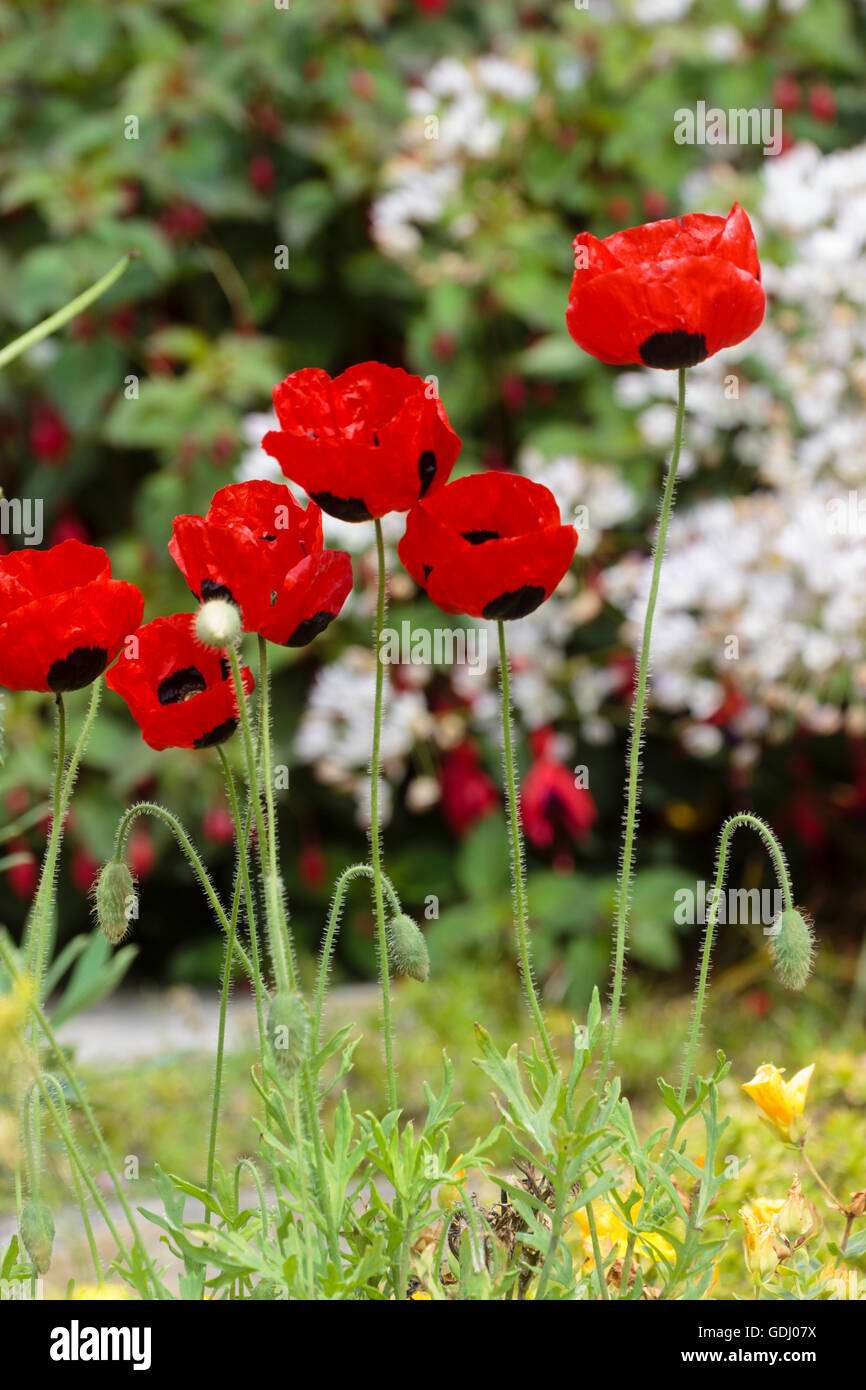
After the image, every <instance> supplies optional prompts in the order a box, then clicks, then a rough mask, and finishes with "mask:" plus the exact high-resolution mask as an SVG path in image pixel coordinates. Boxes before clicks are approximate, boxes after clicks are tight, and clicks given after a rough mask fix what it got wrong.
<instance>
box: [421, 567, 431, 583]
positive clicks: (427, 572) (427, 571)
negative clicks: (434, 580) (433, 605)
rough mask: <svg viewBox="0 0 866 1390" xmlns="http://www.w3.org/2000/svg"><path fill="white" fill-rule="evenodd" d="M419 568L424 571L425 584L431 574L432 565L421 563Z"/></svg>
mask: <svg viewBox="0 0 866 1390" xmlns="http://www.w3.org/2000/svg"><path fill="white" fill-rule="evenodd" d="M421 568H422V570H423V571H424V583H425V584H426V583H427V580H428V579H429V578H430V576H431V574H432V573H433V566H432V565H422V566H421Z"/></svg>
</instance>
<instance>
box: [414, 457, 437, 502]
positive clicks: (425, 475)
mask: <svg viewBox="0 0 866 1390" xmlns="http://www.w3.org/2000/svg"><path fill="white" fill-rule="evenodd" d="M436 468H437V464H436V455H435V454H434V452H433V450H432V449H425V450H424V452H423V454H422V455H421V457H420V458H419V460H418V477H419V479H420V480H421V491H420V492H419V494H418V496H419V497H423V496H424V494H425V492H426V491H427V489H428V488H429V486H430V484H431V483H432V481H433V479H434V478H435V477H436Z"/></svg>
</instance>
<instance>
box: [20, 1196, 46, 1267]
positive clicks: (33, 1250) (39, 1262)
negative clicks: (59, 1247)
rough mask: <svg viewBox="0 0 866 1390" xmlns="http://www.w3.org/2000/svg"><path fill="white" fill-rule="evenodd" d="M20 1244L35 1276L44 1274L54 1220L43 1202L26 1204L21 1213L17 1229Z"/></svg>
mask: <svg viewBox="0 0 866 1390" xmlns="http://www.w3.org/2000/svg"><path fill="white" fill-rule="evenodd" d="M18 1231H19V1234H20V1236H21V1243H22V1245H23V1246H24V1249H25V1250H26V1251H27V1254H28V1255H29V1256H30V1259H31V1261H32V1263H33V1268H34V1269H35V1270H36V1273H37V1274H45V1273H47V1271H48V1268H49V1266H50V1264H51V1251H52V1249H53V1248H54V1218H53V1217H52V1215H51V1212H50V1211H49V1210H48V1208H47V1206H46V1205H45V1203H44V1202H39V1201H31V1202H27V1203H26V1204H25V1206H24V1207H23V1208H22V1211H21V1221H20V1224H19V1227H18Z"/></svg>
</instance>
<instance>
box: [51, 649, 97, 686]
mask: <svg viewBox="0 0 866 1390" xmlns="http://www.w3.org/2000/svg"><path fill="white" fill-rule="evenodd" d="M107 663H108V652H107V651H106V650H105V648H104V647H75V648H73V650H72V651H71V652H69V653H68V655H67V656H63V657H61V658H60V659H59V660H58V661H52V663H51V665H50V666H49V667H48V671H47V673H46V676H45V679H46V682H47V684H48V688H49V690H53V691H54V694H55V695H60V694H62V693H63V691H65V690H83V689H84V687H85V686H86V685H90V684H91V683H92V682H93V681H95V680H96V677H97V676H101V675H102V673H103V671H104V670H105V667H106V665H107Z"/></svg>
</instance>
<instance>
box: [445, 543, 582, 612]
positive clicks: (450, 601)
mask: <svg viewBox="0 0 866 1390" xmlns="http://www.w3.org/2000/svg"><path fill="white" fill-rule="evenodd" d="M576 547H577V532H576V531H575V529H574V527H573V526H550V527H547V528H546V529H545V530H543V531H531V532H529V533H528V534H527V535H524V536H515V537H512V538H509V539H507V540H490V541H486V542H483V543H482V544H480V545H475V546H469V547H467V549H466V550H462V551H460V553H459V554H454V553H452V554H451V555H449V556H448V557H446V558H445V559H443V560H442V561H441V562H440V563H438V564H436V565H434V567H433V569H432V570H431V571H430V574H429V576H428V579H427V593H428V594H429V595H430V598H431V599H432V600H433V602H434V603H435V604H436V605H437V607H439V608H442V609H444V610H445V612H446V613H465V614H467V615H468V616H469V617H473V618H495V617H504V618H515V617H524V616H525V615H526V614H527V613H529V612H532V610H533V609H534V608H537V607H538V606H539V604H541V603H543V602H544V600H545V599H547V598H549V597H550V595H551V594H552V593H553V590H554V589H555V588H556V586H557V584H558V583H559V581H560V580H561V579H562V577H563V575H564V574H565V572H566V570H567V569H568V567H569V565H570V564H571V561H572V559H573V557H574V552H575V549H576Z"/></svg>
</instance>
